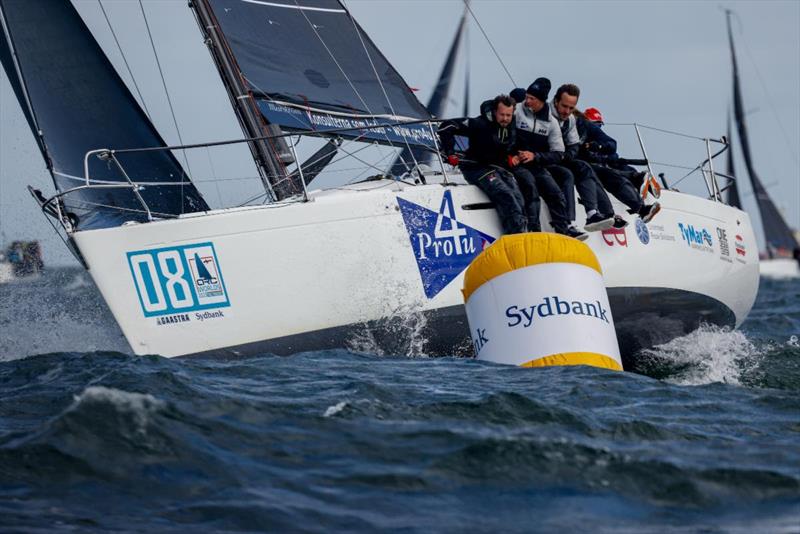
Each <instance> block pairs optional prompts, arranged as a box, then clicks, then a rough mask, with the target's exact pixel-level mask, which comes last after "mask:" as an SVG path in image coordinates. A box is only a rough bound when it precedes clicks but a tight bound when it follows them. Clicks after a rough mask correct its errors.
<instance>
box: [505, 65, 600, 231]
mask: <svg viewBox="0 0 800 534" xmlns="http://www.w3.org/2000/svg"><path fill="white" fill-rule="evenodd" d="M549 91H550V80H548V79H547V78H537V79H536V80H535V81H534V82H533V83H532V84H531V85H530V86H529V87H528V89H527V91H526V90H523V89H514V91H512V92H513V93H514V94H516V95H518V96H520V97H523V98H524V100H523V101H522V103H521V104H519V105H517V107H516V109H515V110H514V124H515V126H516V128H517V145H518V147H519V152H518V155H519V159H520V167H519V168H518V169H517V170H516V172H515V175H516V176H517V179H518V180H520V185H521V186H523V183H524V182H526V181H528V180H529V179H530V178H529V177H533V179H534V183H535V187H536V189H537V190H538V193H539V195H540V196H541V197H542V198H543V199H544V201H545V203H546V204H547V207H548V209H549V210H550V225H551V226H552V227H553V230H555V231H556V232H557V233H559V234H565V235H569V236H570V237H575V238H577V239H586V237H588V236H587V235H586V234H584V233H583V232H580V231H579V230H577V229H575V228H570V227H569V226H568V220H567V204H566V199H565V197H564V193H563V192H562V190H561V188H560V187H559V186H558V184H557V183H556V181H555V179H554V178H553V176H552V175H551V174H550V172H548V170H547V168H546V167H545V166H546V165H548V164H551V163H555V162H558V161H561V159H562V158H563V157H564V143H563V141H562V140H561V132H560V130H559V127H558V123H557V122H556V121H555V120H554V119H553V118H552V117H551V115H550V111H549V109H548V107H547V104H546V103H545V102H546V100H547V93H548V92H549ZM525 192H526V191H525V187H524V186H523V193H525ZM529 220H530V217H529ZM537 223H538V221H537Z"/></svg>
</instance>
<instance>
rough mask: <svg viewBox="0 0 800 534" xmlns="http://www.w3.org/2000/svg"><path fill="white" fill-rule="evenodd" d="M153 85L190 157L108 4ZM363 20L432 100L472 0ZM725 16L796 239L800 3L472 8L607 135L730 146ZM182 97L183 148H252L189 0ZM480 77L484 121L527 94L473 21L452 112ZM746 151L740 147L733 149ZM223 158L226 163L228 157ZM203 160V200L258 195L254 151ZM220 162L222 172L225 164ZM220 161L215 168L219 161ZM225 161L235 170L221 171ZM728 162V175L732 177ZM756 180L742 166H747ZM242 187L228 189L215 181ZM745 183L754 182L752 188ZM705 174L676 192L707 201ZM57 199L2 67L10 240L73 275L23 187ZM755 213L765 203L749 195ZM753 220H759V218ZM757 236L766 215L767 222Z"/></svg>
mask: <svg viewBox="0 0 800 534" xmlns="http://www.w3.org/2000/svg"><path fill="white" fill-rule="evenodd" d="M74 3H75V5H76V7H77V8H78V10H79V12H80V13H81V15H82V16H83V17H84V20H85V21H86V23H87V24H88V25H89V27H90V28H91V30H92V31H93V33H94V35H95V37H96V38H97V40H98V41H99V42H100V44H101V46H103V48H104V49H105V50H106V53H107V54H108V55H109V58H110V59H111V61H112V62H113V63H114V64H115V66H117V68H118V71H119V72H120V75H121V76H122V77H123V79H125V80H126V82H127V83H128V84H129V87H132V85H131V83H130V76H129V75H128V73H127V71H125V70H124V66H123V63H122V58H121V56H120V54H119V52H118V50H117V48H116V45H115V44H114V41H113V39H112V36H111V33H110V31H109V29H108V26H107V24H106V22H105V19H104V18H103V16H102V12H101V11H100V9H99V7H98V3H97V0H76V1H75V2H74ZM103 5H104V6H105V8H106V11H107V12H108V14H109V17H110V19H111V23H112V25H113V27H114V29H115V31H116V32H117V36H118V38H119V40H120V42H121V44H122V47H123V50H124V51H125V54H126V57H127V59H128V62H129V63H130V64H131V69H132V71H133V73H134V75H135V76H136V79H137V82H138V85H139V87H140V88H141V91H142V94H143V97H144V100H145V104H146V105H147V107H148V109H149V111H150V112H151V115H152V118H153V122H154V123H155V124H156V126H157V127H158V129H159V131H160V132H161V133H162V135H163V136H164V137H165V139H166V140H167V142H169V143H170V144H178V137H177V134H176V129H175V126H174V125H173V123H172V118H171V115H170V114H169V108H168V107H167V103H166V98H165V96H164V89H163V87H162V86H161V81H160V78H159V77H158V72H157V67H156V65H155V60H154V58H153V53H152V50H151V49H150V48H149V46H150V45H149V41H148V40H147V34H146V32H145V26H144V22H143V19H142V15H141V12H140V10H139V4H138V2H137V1H135V0H103ZM346 5H347V7H348V8H350V9H351V11H352V12H353V14H354V15H355V17H356V19H357V20H358V21H359V22H360V23H361V25H362V26H363V27H364V29H365V30H366V31H367V33H368V34H369V35H370V37H371V38H372V39H373V41H375V43H376V44H377V45H378V47H379V48H380V49H381V50H382V51H383V53H384V54H385V55H386V56H387V57H388V59H389V60H390V61H391V62H392V63H393V64H394V66H395V67H396V68H397V70H398V71H399V72H400V74H401V75H402V76H403V77H404V78H405V80H406V81H407V82H408V84H409V85H410V86H411V87H414V88H418V89H419V91H418V93H417V95H418V96H419V98H420V100H422V101H423V102H426V101H427V98H428V96H429V95H430V92H431V89H432V86H433V84H434V83H435V81H436V77H437V75H438V72H439V70H440V68H441V64H442V62H443V61H444V56H445V54H446V51H447V47H448V46H449V44H450V41H451V39H452V36H453V34H454V32H455V28H456V25H457V23H458V19H459V17H460V15H461V12H462V10H463V4H462V2H460V1H455V0H452V1H444V0H442V1H436V0H416V1H414V0H411V1H409V0H405V1H394V0H392V1H390V0H347V1H346ZM721 6H725V7H729V8H731V9H733V10H735V11H736V13H737V15H738V16H737V19H736V20H735V23H734V38H735V39H736V44H737V46H738V49H737V52H738V56H739V67H740V71H741V76H742V84H743V93H744V96H745V107H746V108H747V109H748V117H747V118H748V124H749V129H750V133H751V144H752V149H753V157H754V159H755V163H756V166H757V168H758V170H759V173H760V176H761V178H762V180H763V181H764V183H765V184H766V185H767V187H768V189H769V192H770V194H771V195H772V196H773V199H774V200H775V202H776V204H777V205H778V206H779V208H780V209H782V210H783V211H784V214H785V216H786V218H787V221H788V222H789V224H790V226H793V227H795V228H797V227H800V208H799V207H798V204H800V165H799V164H798V156H799V155H800V2H798V1H796V0H793V1H783V2H780V1H759V2H745V1H742V2H717V1H710V2H697V1H690V2H676V1H669V2H632V1H625V2H535V1H523V0H520V1H516V2H503V1H480V0H473V1H472V9H473V11H474V13H475V15H476V16H477V18H478V20H479V22H480V23H481V25H482V26H483V29H484V30H485V31H486V33H487V34H488V36H489V38H490V39H491V41H492V43H493V44H494V46H495V48H496V49H497V50H498V52H499V53H500V54H501V56H502V58H503V62H504V63H505V64H506V66H507V67H508V69H509V71H510V73H511V76H512V77H513V78H514V82H515V83H516V85H518V86H522V87H526V86H527V85H528V84H529V83H530V82H531V81H533V79H534V78H536V77H538V76H547V77H549V78H550V79H551V80H552V81H553V85H554V87H557V86H558V85H559V84H561V83H565V82H573V83H576V84H578V85H579V86H580V87H581V89H582V95H581V101H580V104H579V107H588V106H593V107H597V108H599V109H601V111H602V112H603V114H604V116H605V119H606V122H607V123H632V122H637V123H639V124H643V125H650V126H655V127H659V128H663V129H666V130H674V131H678V132H683V133H687V134H691V135H695V136H700V137H719V136H721V135H723V134H724V133H725V122H726V116H727V113H728V109H729V106H730V102H731V67H730V57H729V52H728V44H727V36H726V29H725V17H724V14H723V12H722V10H721ZM144 7H145V11H146V13H147V16H148V22H149V24H150V27H151V30H152V32H153V39H154V41H155V43H156V46H157V47H158V49H159V59H160V61H161V63H162V67H164V70H165V75H166V81H167V85H168V90H169V92H170V95H171V96H172V98H173V104H174V106H175V111H176V115H177V120H178V123H179V127H180V131H181V134H182V140H183V142H185V143H189V142H197V141H213V140H219V139H232V138H239V137H241V136H242V134H241V131H240V130H239V129H238V126H237V124H236V121H235V119H234V117H233V114H232V112H231V109H230V105H229V103H228V99H227V96H226V95H225V93H224V90H223V88H222V84H221V83H220V81H219V78H218V76H217V74H216V71H215V69H214V67H213V65H212V63H211V61H210V58H209V55H208V52H207V50H206V49H205V47H204V45H203V44H202V41H201V39H200V35H199V31H198V29H197V25H196V23H195V21H194V19H193V17H192V15H191V13H190V11H189V9H188V8H187V7H186V0H145V1H144ZM467 58H468V60H469V63H470V71H471V80H470V84H471V89H470V91H471V98H472V102H470V109H471V110H472V112H473V113H474V112H476V111H477V106H478V104H479V103H480V102H481V101H482V100H483V99H485V98H488V97H491V96H493V95H495V94H497V93H498V92H508V91H509V90H510V89H511V88H512V87H513V85H514V84H512V81H511V80H510V79H509V77H508V75H507V74H506V73H505V71H504V69H503V68H502V66H501V65H500V63H499V61H498V60H497V58H496V57H495V56H494V54H493V52H492V51H491V48H490V47H489V46H488V44H487V42H486V39H485V38H484V37H483V35H482V34H481V32H480V30H479V28H478V27H477V26H476V24H475V22H474V21H471V24H470V28H469V46H468V53H467V54H464V59H463V60H462V63H461V64H460V65H459V72H458V73H457V75H456V76H457V78H456V82H455V83H454V87H453V94H452V98H451V106H450V108H449V112H448V114H452V115H456V114H460V110H461V108H462V106H463V74H462V73H463V68H464V61H466V60H467ZM606 129H607V131H608V132H609V133H611V134H612V135H613V136H615V137H617V138H618V139H619V140H620V143H621V150H620V152H621V153H622V154H623V155H628V156H632V157H633V156H638V154H639V152H638V146H637V143H636V141H635V138H632V137H631V130H630V128H628V127H621V126H620V127H615V126H607V127H606ZM644 133H645V141H646V143H647V147H648V152H649V155H650V158H651V159H652V160H653V161H658V162H668V163H673V164H675V165H677V166H678V167H662V168H661V169H660V170H666V171H667V176H668V177H669V179H670V180H671V182H674V181H676V180H677V179H679V178H681V177H682V176H684V175H685V174H686V172H688V171H684V170H683V169H681V168H679V167H680V166H689V167H691V166H694V165H696V164H697V163H699V162H700V160H701V159H702V157H703V152H704V150H705V147H704V146H702V145H701V144H700V143H698V142H696V141H693V140H687V139H684V138H677V137H674V136H668V135H665V134H660V133H657V132H651V131H645V132H644ZM735 148H738V147H735ZM218 152H219V153H218ZM218 152H217V151H215V152H214V153H213V154H212V153H211V152H210V151H209V152H208V153H195V154H192V159H191V160H190V164H191V166H192V167H193V169H192V171H193V173H194V174H193V175H194V176H195V177H196V179H197V181H199V182H200V183H199V187H200V189H201V191H202V192H203V194H204V195H205V196H206V197H207V198H208V199H209V202H210V203H211V204H212V205H214V206H216V205H219V204H221V203H230V202H232V201H236V200H240V199H242V198H245V197H247V196H248V195H250V194H257V193H258V192H259V185H258V182H257V181H255V180H244V179H241V178H244V177H247V176H253V173H254V171H253V166H252V164H251V162H250V160H249V155H248V152H247V150H246V149H244V148H243V147H239V148H229V149H225V152H224V153H222V152H221V151H218ZM218 158H219V159H218ZM209 160H210V161H212V162H217V163H216V164H209ZM219 162H223V163H222V164H221V163H219ZM721 163H722V162H720V164H721ZM738 170H739V171H740V174H742V176H741V178H744V176H743V171H744V168H743V164H742V163H741V161H738ZM223 175H224V176H225V177H226V178H228V179H229V180H230V181H228V182H226V183H225V184H222V186H221V187H220V185H219V184H214V183H212V182H210V181H206V180H210V179H211V178H213V177H220V176H223ZM742 181H744V180H742ZM700 183H701V182H700V177H699V176H698V175H694V176H691V177H689V178H687V179H686V180H684V182H682V183H681V184H680V185H679V186H678V187H679V188H680V189H682V190H686V191H694V192H700V191H702V187H701V186H700ZM27 184H32V185H34V186H36V187H40V188H42V189H43V190H44V191H45V192H46V193H50V192H52V190H53V188H52V185H51V182H50V178H49V176H48V175H47V173H46V171H45V168H44V164H43V163H42V160H41V156H40V155H39V152H38V148H37V147H36V144H35V142H34V140H33V136H32V134H31V132H30V130H29V129H28V126H27V123H26V122H25V120H24V118H23V115H22V113H21V110H20V108H19V105H18V103H17V101H16V98H15V96H14V94H13V92H12V90H11V88H10V85H9V83H8V80H7V78H6V76H5V73H4V72H2V70H0V233H1V234H0V242H6V241H9V240H12V239H21V238H23V239H39V240H41V241H42V242H43V245H44V251H45V261H46V262H47V263H48V264H50V265H55V264H74V260H72V258H71V257H70V256H69V254H68V253H67V252H66V249H65V247H64V246H63V245H62V244H61V243H60V242H59V241H58V239H57V238H56V237H55V235H54V233H53V230H52V229H51V228H50V226H49V225H48V224H47V222H46V221H45V219H44V216H43V215H41V213H39V212H38V209H37V207H36V205H35V204H34V201H33V200H32V199H30V198H29V196H28V194H27V191H25V186H26V185H27ZM742 189H743V191H744V195H745V198H744V201H745V203H746V208H752V206H753V199H752V195H751V194H749V193H750V188H749V186H748V185H743V186H742ZM751 213H752V212H751ZM753 219H754V223H755V225H756V227H757V228H759V227H760V224H759V221H758V218H757V217H755V216H754V217H753Z"/></svg>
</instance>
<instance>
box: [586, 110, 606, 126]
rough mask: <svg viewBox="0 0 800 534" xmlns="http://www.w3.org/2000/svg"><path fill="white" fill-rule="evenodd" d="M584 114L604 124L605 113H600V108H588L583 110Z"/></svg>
mask: <svg viewBox="0 0 800 534" xmlns="http://www.w3.org/2000/svg"><path fill="white" fill-rule="evenodd" d="M583 114H584V115H585V116H586V118H587V119H589V120H590V121H592V122H599V123H600V124H603V114H602V113H600V110H599V109H597V108H586V109H585V110H584V111H583Z"/></svg>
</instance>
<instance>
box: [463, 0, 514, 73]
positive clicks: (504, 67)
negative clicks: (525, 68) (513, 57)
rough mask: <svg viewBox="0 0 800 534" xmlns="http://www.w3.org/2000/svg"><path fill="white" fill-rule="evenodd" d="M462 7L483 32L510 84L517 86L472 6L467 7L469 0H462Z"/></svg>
mask: <svg viewBox="0 0 800 534" xmlns="http://www.w3.org/2000/svg"><path fill="white" fill-rule="evenodd" d="M464 7H466V8H467V11H469V14H470V15H471V16H472V20H474V21H475V24H477V25H478V29H479V30H480V31H481V33H482V34H483V36H484V38H486V42H487V43H489V47H490V48H491V49H492V52H494V55H495V57H496V58H497V61H499V62H500V65H501V66H502V67H503V70H505V71H506V74H507V75H508V79H509V80H511V83H512V84H514V87H517V82H516V81H514V77H513V76H511V72H509V70H508V67H506V64H505V63H503V59H502V58H501V57H500V54H498V53H497V50H496V49H495V47H494V45H493V44H492V40H491V39H489V36H488V35H486V32H485V31H484V29H483V26H481V23H480V21H479V20H478V17H476V16H475V13H473V12H472V8H471V7H469V0H464Z"/></svg>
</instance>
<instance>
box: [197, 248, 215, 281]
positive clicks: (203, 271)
mask: <svg viewBox="0 0 800 534" xmlns="http://www.w3.org/2000/svg"><path fill="white" fill-rule="evenodd" d="M194 264H195V265H196V266H197V274H198V275H199V276H200V278H202V279H204V280H211V273H210V272H208V268H206V266H205V265H203V261H202V260H201V259H200V255H199V254H197V252H195V253H194Z"/></svg>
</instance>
